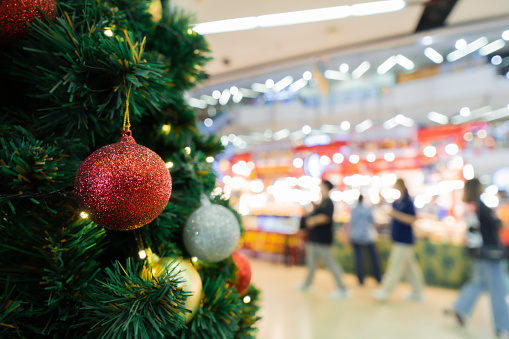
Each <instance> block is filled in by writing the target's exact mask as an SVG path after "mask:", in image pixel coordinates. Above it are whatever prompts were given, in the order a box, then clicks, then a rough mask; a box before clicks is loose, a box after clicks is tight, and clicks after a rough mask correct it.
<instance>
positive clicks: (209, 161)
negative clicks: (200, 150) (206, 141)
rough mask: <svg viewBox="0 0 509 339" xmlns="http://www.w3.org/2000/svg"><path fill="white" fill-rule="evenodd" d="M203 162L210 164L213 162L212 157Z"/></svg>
mask: <svg viewBox="0 0 509 339" xmlns="http://www.w3.org/2000/svg"><path fill="white" fill-rule="evenodd" d="M205 160H206V161H207V162H208V163H209V164H210V163H213V162H214V157H207V158H206V159H205Z"/></svg>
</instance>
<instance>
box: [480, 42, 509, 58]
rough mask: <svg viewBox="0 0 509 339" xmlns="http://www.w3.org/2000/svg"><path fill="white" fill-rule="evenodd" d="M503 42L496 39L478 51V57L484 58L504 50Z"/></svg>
mask: <svg viewBox="0 0 509 339" xmlns="http://www.w3.org/2000/svg"><path fill="white" fill-rule="evenodd" d="M504 46H505V42H504V40H502V39H498V40H495V41H493V42H492V43H489V44H487V45H486V46H484V47H482V48H481V49H480V50H479V55H482V56H485V55H488V54H491V53H493V52H496V51H498V50H499V49H502V48H504Z"/></svg>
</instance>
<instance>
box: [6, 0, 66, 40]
mask: <svg viewBox="0 0 509 339" xmlns="http://www.w3.org/2000/svg"><path fill="white" fill-rule="evenodd" d="M37 7H39V8H40V9H41V11H42V12H44V14H45V15H46V16H48V18H50V20H55V7H56V4H55V0H2V1H0V45H9V44H12V43H14V42H16V41H18V40H19V39H21V38H24V37H26V35H27V33H28V29H27V24H28V23H29V22H32V21H34V19H35V18H36V17H38V18H39V19H43V16H42V14H41V13H40V12H39V10H38V9H37Z"/></svg>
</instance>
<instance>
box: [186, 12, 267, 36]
mask: <svg viewBox="0 0 509 339" xmlns="http://www.w3.org/2000/svg"><path fill="white" fill-rule="evenodd" d="M256 27H258V24H257V18H256V17H254V16H250V17H245V18H236V19H228V20H219V21H210V22H204V23H201V24H197V25H195V26H194V27H193V31H195V32H196V33H198V34H214V33H224V32H234V31H245V30H248V29H255V28H256Z"/></svg>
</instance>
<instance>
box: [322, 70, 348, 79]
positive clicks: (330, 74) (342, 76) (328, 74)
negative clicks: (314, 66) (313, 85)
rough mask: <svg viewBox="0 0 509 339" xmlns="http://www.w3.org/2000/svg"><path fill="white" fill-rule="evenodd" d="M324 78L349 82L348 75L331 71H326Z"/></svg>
mask: <svg viewBox="0 0 509 339" xmlns="http://www.w3.org/2000/svg"><path fill="white" fill-rule="evenodd" d="M323 76H324V77H326V78H327V79H330V80H348V75H347V74H345V73H342V72H339V71H333V70H331V69H328V70H326V71H325V72H324V73H323Z"/></svg>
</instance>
